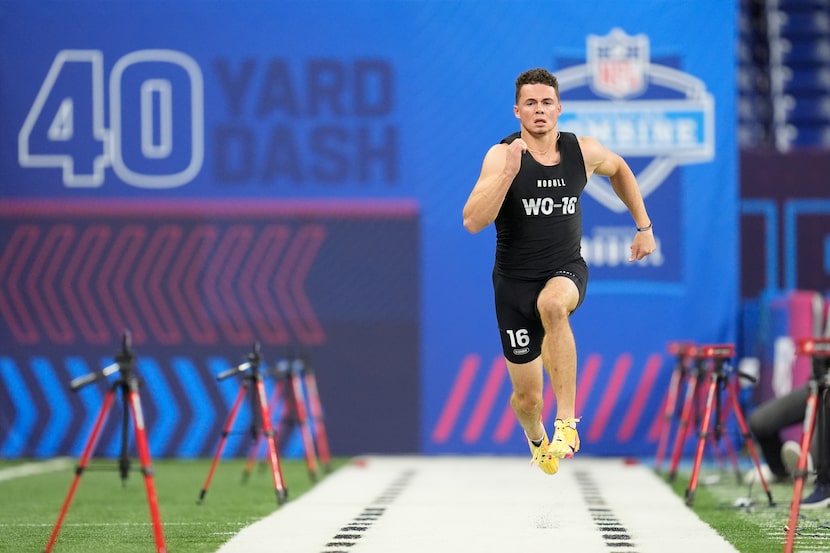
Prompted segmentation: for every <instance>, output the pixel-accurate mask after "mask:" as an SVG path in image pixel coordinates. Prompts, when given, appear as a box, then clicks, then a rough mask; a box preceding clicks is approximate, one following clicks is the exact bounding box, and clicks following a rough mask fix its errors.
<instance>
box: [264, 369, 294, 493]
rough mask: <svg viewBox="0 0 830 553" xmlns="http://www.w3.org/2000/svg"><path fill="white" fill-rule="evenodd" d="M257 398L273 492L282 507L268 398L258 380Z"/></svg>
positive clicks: (283, 481) (281, 489)
mask: <svg viewBox="0 0 830 553" xmlns="http://www.w3.org/2000/svg"><path fill="white" fill-rule="evenodd" d="M256 392H257V398H258V400H259V409H260V413H261V415H262V430H263V432H264V433H265V441H266V443H267V444H268V457H269V459H270V461H271V474H272V476H273V478H274V491H275V492H276V494H277V503H278V504H280V505H282V504H283V503H285V500H286V498H287V497H288V492H287V490H286V489H285V480H284V479H283V476H282V467H281V466H280V457H279V453H278V452H277V444H276V440H275V438H274V431H273V429H272V427H271V415H270V413H269V412H268V397H267V396H266V394H265V383H264V382H263V381H262V380H261V379H260V380H257V382H256Z"/></svg>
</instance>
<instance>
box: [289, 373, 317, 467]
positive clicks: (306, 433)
mask: <svg viewBox="0 0 830 553" xmlns="http://www.w3.org/2000/svg"><path fill="white" fill-rule="evenodd" d="M290 378H291V389H292V394H291V395H292V400H293V402H294V412H295V413H296V414H297V422H298V423H299V424H300V436H301V437H302V439H303V449H305V461H306V466H307V467H308V474H309V476H310V477H311V480H312V482H313V481H316V480H317V454H316V452H315V451H314V438H313V437H312V435H311V426H310V425H309V422H308V414H307V413H306V408H305V394H304V393H303V382H302V380H301V379H300V375H298V374H297V373H292V374H291V377H290Z"/></svg>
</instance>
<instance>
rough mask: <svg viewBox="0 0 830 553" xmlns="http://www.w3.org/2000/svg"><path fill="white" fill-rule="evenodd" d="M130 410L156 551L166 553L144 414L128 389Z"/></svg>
mask: <svg viewBox="0 0 830 553" xmlns="http://www.w3.org/2000/svg"><path fill="white" fill-rule="evenodd" d="M127 395H128V396H129V402H130V410H131V411H132V412H133V428H134V429H135V443H136V448H137V449H138V459H139V461H140V462H141V472H142V474H144V487H145V489H146V490H147V503H148V505H149V507H150V519H151V520H152V522H153V535H154V536H155V539H156V552H157V553H167V547H166V546H165V544H164V532H163V531H162V526H161V516H160V515H159V507H158V498H157V497H156V486H155V484H154V482H153V466H152V462H151V460H150V447H149V446H148V444H147V433H146V431H145V429H144V414H143V412H142V410H141V400H140V398H139V395H138V392H137V391H136V390H130V391H129V392H128V393H127Z"/></svg>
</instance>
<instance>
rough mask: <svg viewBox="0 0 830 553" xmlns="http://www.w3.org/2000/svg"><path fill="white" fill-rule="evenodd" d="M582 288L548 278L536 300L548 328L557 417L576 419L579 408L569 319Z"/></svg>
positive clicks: (546, 359)
mask: <svg viewBox="0 0 830 553" xmlns="http://www.w3.org/2000/svg"><path fill="white" fill-rule="evenodd" d="M578 301H579V291H578V290H577V288H576V285H575V284H574V283H573V281H571V280H570V279H568V278H564V277H555V278H552V279H551V280H550V281H548V283H547V285H545V287H544V289H543V290H542V292H540V294H539V299H538V300H537V302H536V305H537V308H538V309H539V313H540V314H541V316H542V324H543V325H544V327H545V338H544V340H543V341H542V361H543V363H544V366H545V368H546V369H547V371H548V376H549V377H550V381H551V384H552V386H553V391H554V394H556V418H557V419H570V418H573V417H574V415H575V411H576V343H575V341H574V335H573V331H572V330H571V324H570V320H569V316H570V313H571V312H572V311H573V310H574V309H575V308H576V305H577V303H578Z"/></svg>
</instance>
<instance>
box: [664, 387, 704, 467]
mask: <svg viewBox="0 0 830 553" xmlns="http://www.w3.org/2000/svg"><path fill="white" fill-rule="evenodd" d="M697 384H698V375H697V372H695V373H694V374H692V375H691V376H690V377H689V379H688V381H687V383H686V395H685V398H684V400H683V410H682V411H681V413H680V423H679V425H678V428H677V434H676V435H675V437H674V449H673V450H672V457H671V465H670V466H669V480H674V478H675V475H677V466H678V465H679V464H680V457H681V455H682V454H683V445H684V444H685V443H686V436H687V435H688V433H689V428H690V427H691V426H692V413H693V411H694V404H695V399H696V396H697Z"/></svg>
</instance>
